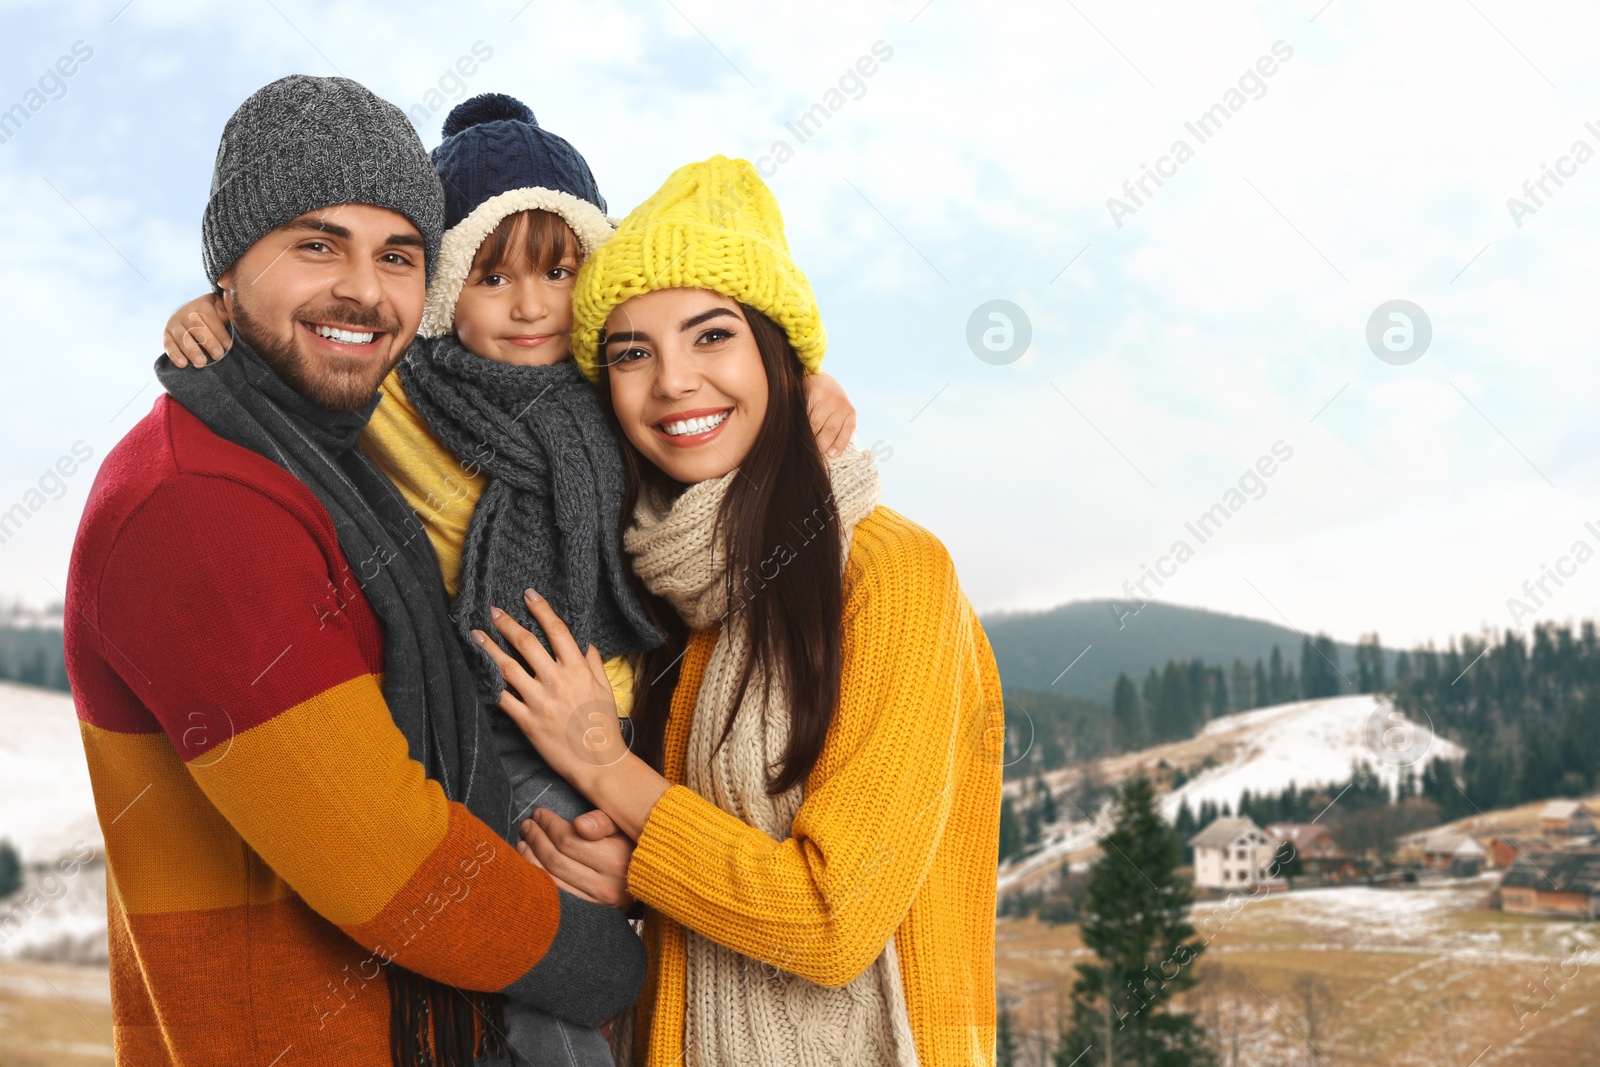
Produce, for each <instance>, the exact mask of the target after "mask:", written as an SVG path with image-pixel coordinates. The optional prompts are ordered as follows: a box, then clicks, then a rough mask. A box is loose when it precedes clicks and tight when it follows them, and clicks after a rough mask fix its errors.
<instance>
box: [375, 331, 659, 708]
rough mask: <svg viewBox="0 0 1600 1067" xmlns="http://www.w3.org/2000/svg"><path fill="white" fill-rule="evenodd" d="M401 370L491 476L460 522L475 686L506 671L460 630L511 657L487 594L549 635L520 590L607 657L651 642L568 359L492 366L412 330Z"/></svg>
mask: <svg viewBox="0 0 1600 1067" xmlns="http://www.w3.org/2000/svg"><path fill="white" fill-rule="evenodd" d="M399 369H400V382H401V384H402V385H404V386H405V391H406V396H407V397H409V398H410V400H411V402H412V403H413V404H415V405H416V406H417V410H418V411H420V412H421V413H422V417H423V418H424V419H426V420H427V423H428V426H429V428H430V429H432V430H433V432H434V433H435V434H436V435H438V437H439V440H441V441H443V442H444V443H445V445H446V446H447V447H448V448H449V449H450V450H451V451H452V452H454V453H455V454H456V455H457V456H471V457H473V462H474V463H476V464H478V465H479V466H480V467H482V469H483V470H484V472H485V473H486V474H487V475H488V476H489V482H488V484H487V485H486V486H485V487H484V490H483V495H482V496H481V497H479V499H478V505H477V507H476V508H475V509H474V510H473V513H472V521H471V523H470V524H469V525H468V526H467V537H466V544H465V545H464V546H463V548H462V552H461V577H460V579H459V585H458V587H457V592H456V602H455V619H456V627H457V630H458V631H459V633H460V634H461V639H462V643H463V647H465V648H466V649H467V651H468V655H469V657H470V658H471V659H472V662H473V667H474V670H475V671H476V673H477V676H478V679H479V686H480V690H481V692H482V693H483V695H484V696H485V697H486V698H487V699H489V700H490V701H496V700H498V699H499V698H500V693H501V691H502V690H503V689H504V687H505V680H504V678H502V677H501V674H500V669H499V668H498V667H496V666H495V664H494V661H493V660H492V659H490V658H489V654H488V653H487V652H485V651H484V650H483V649H482V648H481V647H479V645H478V644H477V642H475V641H474V640H473V639H472V635H471V631H472V630H474V629H478V630H482V631H483V632H484V633H487V634H490V635H492V636H493V637H494V638H495V640H496V641H498V642H499V643H500V647H501V648H503V649H505V650H506V651H507V652H508V653H510V654H512V655H515V652H514V651H513V650H512V649H511V648H510V647H509V646H508V645H507V644H506V643H505V639H504V638H502V637H500V635H499V634H498V633H497V632H496V631H495V629H494V627H493V625H491V623H490V621H489V608H490V606H491V605H492V606H494V607H497V608H500V609H501V610H502V611H505V612H508V613H509V614H510V615H511V616H512V617H513V618H514V619H516V620H517V621H518V622H520V623H521V624H522V625H523V626H525V627H527V628H528V629H529V630H530V631H531V632H533V633H534V634H537V635H538V637H539V640H541V641H543V642H544V644H545V647H546V648H548V647H549V646H550V642H549V641H548V640H547V639H546V638H545V635H544V632H543V631H542V630H541V629H540V628H539V624H538V623H536V622H534V621H533V617H532V616H531V615H530V614H529V613H528V609H527V606H526V605H525V604H524V603H523V599H522V591H523V590H524V589H527V588H529V587H532V588H534V589H536V590H538V591H539V595H540V596H542V597H544V598H545V599H546V600H548V601H549V602H550V606H551V607H553V608H554V609H555V611H556V614H558V615H560V616H561V619H562V621H563V622H565V623H566V624H567V627H568V628H569V629H570V630H571V631H572V635H573V637H574V638H576V639H577V642H578V647H579V648H586V647H588V646H589V645H590V644H593V645H594V646H595V647H597V648H599V650H600V654H601V655H602V656H604V657H606V658H607V659H609V658H611V657H612V656H616V655H619V654H621V653H625V652H638V651H642V650H644V649H647V648H654V647H656V646H657V645H659V644H660V643H661V641H662V635H661V633H660V631H659V630H657V629H656V628H655V626H654V625H652V624H651V622H650V619H649V617H648V616H647V615H646V614H645V612H644V609H643V608H642V607H640V605H639V601H638V598H637V597H636V596H635V595H634V592H633V588H632V586H631V585H630V583H629V577H628V575H629V569H628V564H627V561H626V560H625V559H624V558H623V556H622V547H621V545H620V543H619V536H618V533H619V525H618V521H617V519H618V514H619V512H620V511H621V508H622V494H623V478H622V456H621V454H620V452H619V451H618V449H617V442H616V439H615V438H614V437H613V436H612V431H611V427H610V425H609V423H607V421H606V417H605V413H604V412H603V411H601V409H600V401H599V399H598V397H596V395H595V391H594V387H593V386H592V385H590V384H589V382H588V381H587V380H586V379H585V378H584V377H583V372H582V371H580V370H579V369H578V367H577V364H575V363H573V362H572V361H571V360H567V361H565V362H562V363H556V364H552V365H550V366H544V367H526V366H517V365H513V364H509V363H499V362H496V361H495V360H492V359H485V358H483V357H481V356H475V355H473V354H472V353H471V352H468V351H467V350H466V349H465V348H463V347H462V345H461V342H460V341H458V340H456V338H455V337H454V336H445V337H440V338H435V339H433V340H429V341H423V340H419V341H417V342H416V343H415V344H413V345H412V346H411V350H410V351H409V352H408V353H407V354H406V358H405V359H403V360H401V361H400V368H399Z"/></svg>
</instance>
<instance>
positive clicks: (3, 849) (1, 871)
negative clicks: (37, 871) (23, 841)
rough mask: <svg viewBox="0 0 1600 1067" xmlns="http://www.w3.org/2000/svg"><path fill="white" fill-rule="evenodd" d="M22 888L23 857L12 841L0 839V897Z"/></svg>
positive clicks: (7, 895) (2, 897)
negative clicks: (19, 854) (18, 853)
mask: <svg viewBox="0 0 1600 1067" xmlns="http://www.w3.org/2000/svg"><path fill="white" fill-rule="evenodd" d="M21 888H22V858H21V857H20V856H18V855H17V850H16V849H15V848H13V847H11V842H10V841H0V899H4V898H5V897H9V896H10V895H11V894H12V893H15V892H16V891H17V890H18V889H21Z"/></svg>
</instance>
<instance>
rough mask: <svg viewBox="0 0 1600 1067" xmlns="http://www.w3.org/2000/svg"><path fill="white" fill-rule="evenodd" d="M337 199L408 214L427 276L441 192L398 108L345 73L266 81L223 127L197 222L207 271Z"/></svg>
mask: <svg viewBox="0 0 1600 1067" xmlns="http://www.w3.org/2000/svg"><path fill="white" fill-rule="evenodd" d="M335 204H371V205H373V206H374V207H383V208H388V209H390V210H391V211H396V212H399V213H400V214H401V215H404V216H405V217H406V218H408V219H410V220H411V221H412V223H414V224H415V225H416V227H417V229H418V230H420V231H422V240H423V242H424V244H425V245H426V246H427V253H428V254H427V272H428V278H429V280H432V278H433V269H434V265H435V263H436V262H437V260H438V258H439V239H440V235H441V234H442V232H443V230H444V191H443V189H442V188H441V187H440V185H439V176H438V174H437V173H436V172H435V171H434V169H433V162H432V161H431V160H430V159H429V158H428V153H427V152H426V151H425V150H424V149H423V147H422V140H421V138H419V137H418V136H417V131H416V130H415V129H413V128H412V126H411V123H410V121H409V120H408V119H407V118H406V117H405V115H404V113H402V112H401V110H400V109H399V108H397V107H395V106H394V105H393V104H391V103H389V102H388V101H387V100H382V99H380V98H379V97H377V96H375V95H373V93H372V91H371V90H370V89H367V88H366V87H365V86H363V85H360V84H358V83H356V82H353V81H351V80H350V79H349V78H313V77H310V76H308V75H304V74H292V75H290V76H289V77H287V78H279V79H278V80H277V81H275V82H273V83H272V84H270V85H266V86H263V87H262V88H260V89H258V90H256V91H255V92H254V93H253V94H251V96H250V98H249V99H248V100H246V101H245V102H244V103H242V104H240V105H239V110H237V111H235V112H234V113H233V117H232V118H230V119H229V120H228V124H227V125H226V126H224V127H223V128H222V143H221V144H220V145H218V146H217V164H216V167H215V168H214V169H213V170H212V172H211V200H210V201H209V202H208V203H207V204H206V211H205V216H204V217H203V218H202V219H201V222H200V237H201V245H202V248H203V253H204V256H205V265H206V277H208V278H209V279H211V283H212V284H213V285H215V284H216V281H217V279H218V278H220V277H221V276H222V274H223V272H224V271H226V270H227V269H228V268H229V267H231V266H233V264H234V262H235V261H237V260H238V258H239V257H240V256H242V255H243V254H244V253H245V250H246V249H248V248H249V247H250V246H251V245H253V244H255V243H256V242H257V241H259V240H260V239H261V238H262V237H263V236H264V235H265V234H266V233H267V232H268V231H269V230H273V229H276V228H277V227H279V226H282V225H283V224H284V223H286V222H288V221H289V220H290V219H293V218H296V217H297V216H300V215H303V214H305V213H306V212H308V211H316V210H318V209H319V208H325V207H331V206H333V205H335Z"/></svg>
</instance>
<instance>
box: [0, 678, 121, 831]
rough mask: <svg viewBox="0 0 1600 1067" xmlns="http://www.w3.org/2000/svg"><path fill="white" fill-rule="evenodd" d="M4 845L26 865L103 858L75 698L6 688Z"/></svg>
mask: <svg viewBox="0 0 1600 1067" xmlns="http://www.w3.org/2000/svg"><path fill="white" fill-rule="evenodd" d="M0 838H5V839H7V840H9V841H10V842H11V843H12V844H13V845H14V846H16V848H17V850H18V851H19V852H20V853H21V854H22V859H23V861H24V862H29V861H44V860H53V859H55V858H56V857H57V856H59V855H61V854H63V853H67V852H71V851H72V848H73V845H74V843H76V842H78V841H83V842H85V843H86V844H87V845H89V846H90V847H92V848H93V849H94V850H95V853H96V854H97V855H98V854H100V853H101V852H102V851H103V848H102V846H103V841H102V839H101V836H100V823H99V821H98V820H97V819H96V818H95V813H94V794H93V793H92V792H91V791H90V789H89V768H88V765H87V764H85V763H84V759H83V741H82V739H81V738H80V736H79V734H78V718H77V714H76V712H74V711H73V707H72V697H70V696H69V695H67V694H66V693H56V692H52V691H50V690H47V689H35V688H33V687H32V686H25V685H16V684H13V683H11V682H0Z"/></svg>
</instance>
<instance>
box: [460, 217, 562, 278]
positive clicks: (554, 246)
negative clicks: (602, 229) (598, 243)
mask: <svg viewBox="0 0 1600 1067" xmlns="http://www.w3.org/2000/svg"><path fill="white" fill-rule="evenodd" d="M569 256H570V257H571V258H572V259H573V260H574V261H581V260H582V259H583V249H582V246H581V245H580V244H579V243H578V235H577V234H575V233H573V232H572V227H570V226H568V225H567V223H566V220H565V219H563V218H562V217H561V216H560V215H557V214H556V213H555V212H553V211H544V210H542V209H537V208H536V209H533V210H529V211H518V212H516V213H515V214H511V215H507V216H506V217H505V218H503V219H501V220H500V225H498V226H496V227H495V228H494V232H492V233H490V234H489V236H488V237H485V238H484V239H483V244H481V245H479V246H478V254H477V255H476V256H474V257H473V259H472V268H473V270H477V271H484V272H489V271H495V270H500V269H501V268H503V267H506V266H511V267H520V268H522V269H524V270H529V271H532V272H534V273H539V274H542V273H544V272H545V271H548V270H553V269H554V268H556V267H558V266H560V265H561V261H562V260H563V259H566V258H567V257H569Z"/></svg>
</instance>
